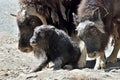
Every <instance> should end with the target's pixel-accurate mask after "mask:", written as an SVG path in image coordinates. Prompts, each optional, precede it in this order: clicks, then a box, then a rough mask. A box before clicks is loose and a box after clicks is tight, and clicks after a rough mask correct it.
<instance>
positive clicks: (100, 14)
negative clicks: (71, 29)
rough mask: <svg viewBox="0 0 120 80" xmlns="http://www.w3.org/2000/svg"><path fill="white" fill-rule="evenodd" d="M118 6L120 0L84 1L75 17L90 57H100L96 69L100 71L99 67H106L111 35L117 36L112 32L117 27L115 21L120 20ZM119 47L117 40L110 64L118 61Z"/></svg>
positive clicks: (79, 34)
mask: <svg viewBox="0 0 120 80" xmlns="http://www.w3.org/2000/svg"><path fill="white" fill-rule="evenodd" d="M118 6H120V0H82V1H81V3H80V5H79V7H78V12H77V16H75V24H76V25H77V29H76V30H77V31H78V36H79V37H80V39H82V40H83V41H84V42H85V44H86V47H87V52H88V56H90V57H94V56H96V55H98V56H100V57H98V58H99V59H98V64H97V65H96V66H95V69H98V68H99V65H100V66H101V67H102V68H103V67H104V66H105V58H104V55H105V53H104V50H105V48H106V46H107V44H108V40H109V37H110V35H113V36H115V35H116V34H115V35H114V34H113V33H114V32H112V31H113V28H114V27H115V26H114V25H113V24H114V22H113V20H116V19H119V18H120V14H119V13H120V8H119V7H118ZM115 22H116V21H115ZM118 32H119V31H118ZM118 43H119V44H118ZM119 45H120V42H119V40H118V39H117V40H116V39H115V47H114V50H113V52H112V54H111V55H110V57H109V58H108V60H109V61H110V62H115V61H116V57H117V53H118V51H119V48H120V46H119Z"/></svg>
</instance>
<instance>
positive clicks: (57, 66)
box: [53, 65, 61, 70]
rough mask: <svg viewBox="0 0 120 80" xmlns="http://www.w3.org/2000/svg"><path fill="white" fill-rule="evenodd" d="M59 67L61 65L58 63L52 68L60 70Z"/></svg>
mask: <svg viewBox="0 0 120 80" xmlns="http://www.w3.org/2000/svg"><path fill="white" fill-rule="evenodd" d="M60 69H61V66H60V65H55V66H54V67H53V70H60Z"/></svg>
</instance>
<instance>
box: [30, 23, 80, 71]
mask: <svg viewBox="0 0 120 80" xmlns="http://www.w3.org/2000/svg"><path fill="white" fill-rule="evenodd" d="M30 45H31V46H32V47H33V50H34V54H35V55H37V57H39V56H41V55H43V56H44V57H42V58H43V60H42V61H41V63H40V65H39V67H38V68H37V69H35V70H34V72H36V71H40V70H42V68H44V67H45V66H46V65H47V64H48V63H49V62H50V61H52V62H53V63H54V67H53V69H55V70H57V69H60V68H64V66H65V65H71V66H72V68H77V67H79V63H80V62H79V60H80V59H79V58H80V56H81V52H80V49H79V47H78V46H77V44H76V43H75V42H73V41H72V40H71V38H70V37H69V36H68V35H67V34H66V33H65V32H64V31H63V30H59V29H57V28H55V27H54V26H51V25H41V26H37V27H36V28H35V30H34V34H33V36H32V38H31V39H30Z"/></svg>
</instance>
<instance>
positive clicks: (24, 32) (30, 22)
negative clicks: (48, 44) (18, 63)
mask: <svg viewBox="0 0 120 80" xmlns="http://www.w3.org/2000/svg"><path fill="white" fill-rule="evenodd" d="M17 23H18V28H19V33H20V34H19V37H20V38H19V44H18V48H19V49H20V50H21V51H22V52H30V51H32V47H31V46H30V43H29V40H30V38H31V37H32V35H33V32H34V28H35V27H36V26H39V25H42V22H41V20H40V19H39V18H38V17H36V16H33V15H26V13H25V11H24V10H23V11H19V12H18V14H17Z"/></svg>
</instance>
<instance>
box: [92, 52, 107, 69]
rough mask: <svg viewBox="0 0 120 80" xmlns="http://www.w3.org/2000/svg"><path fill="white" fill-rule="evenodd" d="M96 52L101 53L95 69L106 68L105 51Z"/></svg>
mask: <svg viewBox="0 0 120 80" xmlns="http://www.w3.org/2000/svg"><path fill="white" fill-rule="evenodd" d="M96 54H99V56H98V57H97V58H96V64H95V67H94V70H98V69H99V68H101V69H103V68H105V60H106V59H105V52H104V51H103V52H99V53H96Z"/></svg>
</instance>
